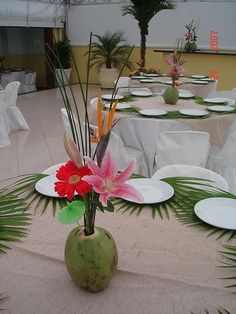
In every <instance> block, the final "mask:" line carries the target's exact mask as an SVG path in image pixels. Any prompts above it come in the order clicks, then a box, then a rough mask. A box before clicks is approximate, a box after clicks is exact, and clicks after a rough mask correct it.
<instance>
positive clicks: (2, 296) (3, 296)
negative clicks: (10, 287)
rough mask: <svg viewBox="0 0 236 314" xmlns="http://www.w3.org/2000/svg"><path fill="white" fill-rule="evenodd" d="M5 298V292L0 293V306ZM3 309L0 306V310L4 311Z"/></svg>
mask: <svg viewBox="0 0 236 314" xmlns="http://www.w3.org/2000/svg"><path fill="white" fill-rule="evenodd" d="M6 299H7V295H6V294H5V293H0V306H1V303H3V302H4V301H5V300H6ZM4 310H5V309H3V308H1V307H0V311H4Z"/></svg>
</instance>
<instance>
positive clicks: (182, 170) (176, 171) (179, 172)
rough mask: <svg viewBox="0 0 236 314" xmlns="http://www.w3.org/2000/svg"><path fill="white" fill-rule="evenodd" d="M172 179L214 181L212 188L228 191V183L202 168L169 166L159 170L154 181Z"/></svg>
mask: <svg viewBox="0 0 236 314" xmlns="http://www.w3.org/2000/svg"><path fill="white" fill-rule="evenodd" d="M170 177H190V178H194V177H195V178H201V179H206V180H210V181H212V183H209V184H211V185H212V186H214V187H216V188H218V189H221V190H224V191H228V190H229V187H228V183H227V182H226V180H225V179H224V178H223V177H222V176H220V175H219V174H218V173H216V172H214V171H211V170H209V169H205V168H202V167H196V166H190V165H168V166H165V167H163V168H161V169H158V170H157V171H156V173H154V175H153V176H152V178H154V179H164V178H170Z"/></svg>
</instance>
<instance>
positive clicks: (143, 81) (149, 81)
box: [140, 78, 156, 83]
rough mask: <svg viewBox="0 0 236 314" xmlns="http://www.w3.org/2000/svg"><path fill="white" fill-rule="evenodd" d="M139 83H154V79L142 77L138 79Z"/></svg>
mask: <svg viewBox="0 0 236 314" xmlns="http://www.w3.org/2000/svg"><path fill="white" fill-rule="evenodd" d="M140 82H141V83H155V82H156V81H155V80H152V79H148V78H147V79H142V80H140Z"/></svg>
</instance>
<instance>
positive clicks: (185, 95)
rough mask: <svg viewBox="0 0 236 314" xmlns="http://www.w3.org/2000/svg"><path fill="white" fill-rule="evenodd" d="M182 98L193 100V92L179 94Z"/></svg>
mask: <svg viewBox="0 0 236 314" xmlns="http://www.w3.org/2000/svg"><path fill="white" fill-rule="evenodd" d="M179 97H180V98H192V97H194V95H193V94H192V93H191V92H179Z"/></svg>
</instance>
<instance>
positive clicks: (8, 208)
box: [0, 194, 30, 253]
mask: <svg viewBox="0 0 236 314" xmlns="http://www.w3.org/2000/svg"><path fill="white" fill-rule="evenodd" d="M27 209H28V205H27V203H26V202H25V201H24V200H23V199H22V198H20V197H18V196H16V195H14V194H11V195H9V194H7V195H3V196H1V198H0V253H5V252H6V250H7V249H10V247H9V246H8V244H7V243H8V242H13V241H14V242H16V241H19V240H20V238H22V237H25V236H26V235H27V229H26V228H25V226H27V225H29V223H30V214H28V213H25V211H26V210H27Z"/></svg>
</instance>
